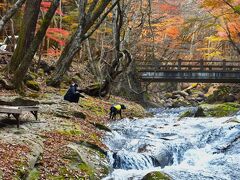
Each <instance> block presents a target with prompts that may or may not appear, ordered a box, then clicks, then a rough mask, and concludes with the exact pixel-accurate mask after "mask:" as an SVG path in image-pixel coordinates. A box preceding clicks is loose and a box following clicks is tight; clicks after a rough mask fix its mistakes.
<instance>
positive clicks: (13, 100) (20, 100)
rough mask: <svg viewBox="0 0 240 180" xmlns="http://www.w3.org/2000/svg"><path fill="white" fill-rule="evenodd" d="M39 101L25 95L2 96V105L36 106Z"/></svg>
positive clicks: (0, 101) (0, 99)
mask: <svg viewBox="0 0 240 180" xmlns="http://www.w3.org/2000/svg"><path fill="white" fill-rule="evenodd" d="M38 104H39V101H36V100H32V99H29V98H25V97H20V96H19V97H1V98H0V105H6V106H36V105H38Z"/></svg>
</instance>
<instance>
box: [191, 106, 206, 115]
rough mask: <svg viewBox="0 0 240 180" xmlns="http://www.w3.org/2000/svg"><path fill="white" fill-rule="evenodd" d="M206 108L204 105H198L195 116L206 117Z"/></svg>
mask: <svg viewBox="0 0 240 180" xmlns="http://www.w3.org/2000/svg"><path fill="white" fill-rule="evenodd" d="M205 116H206V115H205V114H204V110H203V108H202V107H198V109H197V111H196V112H195V114H194V117H205Z"/></svg>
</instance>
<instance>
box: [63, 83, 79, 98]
mask: <svg viewBox="0 0 240 180" xmlns="http://www.w3.org/2000/svg"><path fill="white" fill-rule="evenodd" d="M80 97H83V98H84V96H83V95H81V94H80V91H79V90H78V85H77V84H76V83H73V84H71V86H70V87H69V89H68V91H67V93H66V94H65V96H64V100H66V101H69V102H74V103H78V101H79V98H80Z"/></svg>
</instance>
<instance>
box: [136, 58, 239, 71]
mask: <svg viewBox="0 0 240 180" xmlns="http://www.w3.org/2000/svg"><path fill="white" fill-rule="evenodd" d="M138 70H139V71H240V61H226V60H221V61H220V60H211V61H210V60H203V59H200V60H181V59H179V60H170V61H146V62H142V63H141V64H138Z"/></svg>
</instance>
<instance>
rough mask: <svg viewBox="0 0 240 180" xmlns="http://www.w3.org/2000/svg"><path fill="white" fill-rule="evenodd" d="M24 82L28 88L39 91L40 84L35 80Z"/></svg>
mask: <svg viewBox="0 0 240 180" xmlns="http://www.w3.org/2000/svg"><path fill="white" fill-rule="evenodd" d="M25 84H26V86H27V87H28V88H29V89H32V90H35V91H40V86H39V84H38V83H37V82H36V81H32V80H31V81H27V82H26V83H25Z"/></svg>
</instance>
